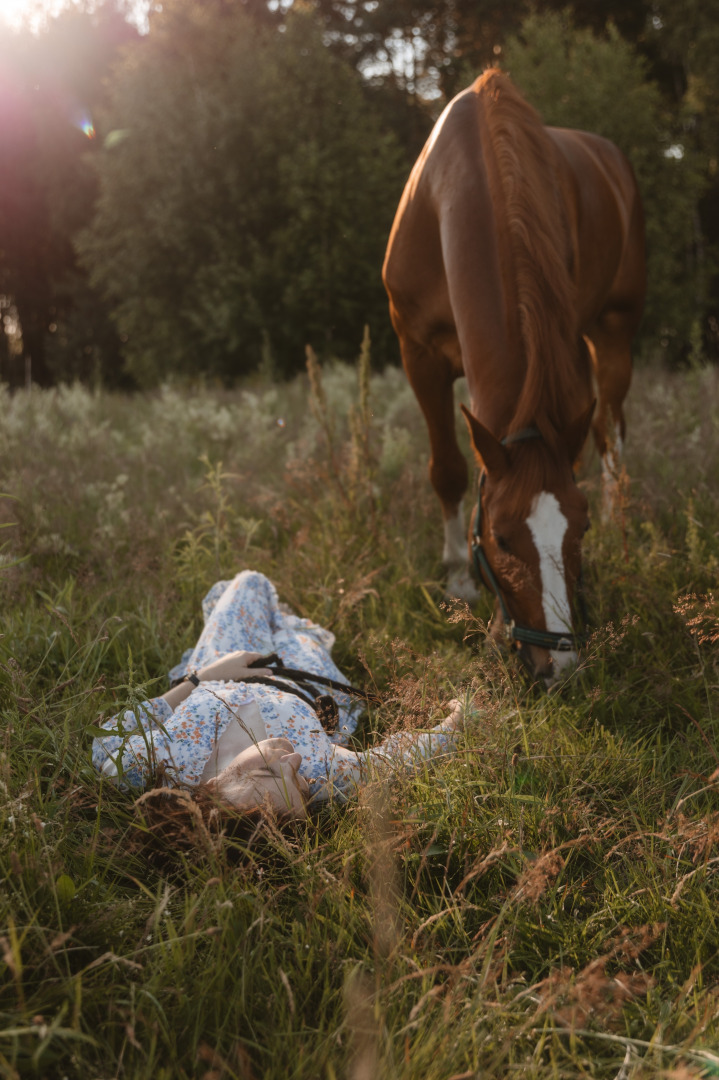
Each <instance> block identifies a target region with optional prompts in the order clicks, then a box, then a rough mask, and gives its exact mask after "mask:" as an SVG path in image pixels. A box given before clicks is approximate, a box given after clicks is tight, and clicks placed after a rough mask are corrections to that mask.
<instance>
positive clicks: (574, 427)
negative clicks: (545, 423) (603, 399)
mask: <svg viewBox="0 0 719 1080" xmlns="http://www.w3.org/2000/svg"><path fill="white" fill-rule="evenodd" d="M596 404H597V399H596V398H594V400H593V401H592V403H591V404H590V406H589V408H588V409H585V410H584V412H583V413H581V415H580V416H578V417H577V419H576V420H573V421H572V422H571V424H567V426H566V427H565V429H564V431H563V432H562V442H563V443H564V445H565V446H566V448H567V454H568V455H569V460H570V461H571V462H572V463H574V462H575V461H576V460H577V458H578V457H579V455H580V454H581V452H582V447H583V446H584V444H585V442H586V441H587V435H588V434H589V425H590V424H591V422H592V417H593V416H594V409H595V408H596Z"/></svg>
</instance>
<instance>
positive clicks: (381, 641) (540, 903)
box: [0, 355, 719, 1080]
mask: <svg viewBox="0 0 719 1080" xmlns="http://www.w3.org/2000/svg"><path fill="white" fill-rule="evenodd" d="M365 361H366V355H365ZM310 370H311V374H312V378H311V379H310V378H308V377H307V376H306V375H303V376H299V377H297V378H296V379H295V381H293V382H290V383H285V384H272V383H270V382H269V381H263V380H262V379H261V378H259V377H258V378H256V379H254V380H250V381H246V382H244V383H242V384H240V385H239V386H238V387H237V388H236V389H234V390H232V391H222V390H219V389H214V388H212V387H210V386H206V387H205V386H202V385H199V386H196V387H194V388H173V387H172V386H166V387H164V388H163V389H160V390H158V391H156V392H152V393H148V394H146V395H135V396H128V397H125V396H122V395H120V394H117V393H114V394H113V393H110V392H107V391H98V392H92V391H91V390H88V389H86V388H83V387H80V386H72V387H58V388H56V389H50V390H39V389H33V390H32V391H30V392H24V391H18V392H16V393H14V394H12V395H11V394H9V393H8V392H7V391H4V392H2V395H1V398H2V400H1V401H0V492H2V493H3V497H2V499H0V522H1V523H2V525H3V526H6V527H3V529H2V531H1V532H0V543H1V544H2V549H1V555H0V558H1V560H2V564H1V567H0V591H1V596H0V602H1V604H2V620H1V623H0V630H1V633H2V637H0V708H1V710H2V717H3V722H2V728H1V730H0V878H1V879H2V887H1V888H0V972H1V975H2V979H1V983H0V1076H1V1077H3V1078H5V1077H7V1078H11V1077H13V1078H14V1077H25V1076H30V1077H33V1076H35V1077H49V1078H62V1077H67V1078H68V1080H74V1078H78V1080H80V1078H82V1080H85V1078H91V1080H110V1078H125V1077H127V1078H138V1080H139V1078H148V1080H162V1078H167V1080H178V1078H190V1077H193V1078H194V1077H198V1078H204V1080H220V1078H223V1080H260V1078H266V1080H273V1078H286V1077H292V1078H295V1077H296V1078H303V1080H304V1078H306V1080H342V1078H348V1080H374V1078H387V1080H390V1078H391V1080H395V1078H396V1080H410V1078H412V1080H463V1078H464V1080H470V1078H474V1077H508V1076H514V1075H517V1076H521V1077H523V1078H550V1077H597V1078H607V1080H630V1078H640V1077H657V1076H672V1077H675V1078H677V1080H679V1078H682V1080H685V1078H689V1077H699V1076H719V651H718V648H719V600H718V599H716V598H715V596H714V595H713V592H714V593H715V594H717V595H719V593H717V590H718V589H719V372H718V371H717V370H716V369H713V368H703V367H699V366H695V367H693V368H691V369H690V370H687V371H684V372H682V373H674V374H671V375H670V374H667V373H665V372H661V371H659V370H656V369H651V368H641V369H639V370H638V371H637V372H636V374H635V380H634V384H633V387H632V390H631V393H630V397H629V401H628V439H627V447H626V456H625V464H626V470H627V472H626V477H623V478H622V483H621V493H622V497H621V500H620V505H619V506H618V508H617V511H616V514H615V516H614V519H613V520H612V521H611V522H608V523H606V524H602V523H601V521H600V515H599V481H598V474H599V469H598V463H597V459H596V455H595V454H594V453H593V452H592V451H588V452H587V455H586V462H585V465H584V469H583V473H582V483H583V484H584V485H586V490H587V492H588V494H589V498H590V503H591V505H592V507H593V510H594V513H593V527H592V529H591V530H590V532H589V534H588V536H587V541H586V546H585V552H586V558H585V577H586V591H587V601H588V608H589V615H590V621H591V628H592V638H591V641H590V644H589V645H588V647H587V649H586V651H585V653H584V655H583V656H582V658H581V662H580V666H579V669H578V670H577V671H576V672H575V673H574V674H573V675H572V676H571V677H570V678H569V679H568V680H567V681H566V683H565V684H564V685H563V686H561V687H560V689H559V690H558V691H557V692H556V693H552V694H551V695H548V694H546V693H543V692H540V691H539V690H538V689H537V688H536V687H533V686H531V685H529V684H528V682H527V681H526V678H525V676H524V674H523V673H522V670H521V669H520V667H519V665H518V664H517V663H516V660H515V659H514V658H513V657H512V656H511V655H510V654H508V653H506V652H504V651H501V650H498V649H497V648H496V646H494V645H493V644H492V643H491V642H488V640H487V621H488V620H489V618H490V617H491V610H492V604H491V602H490V599H489V598H488V597H487V596H483V598H482V601H481V602H480V604H479V605H478V607H477V609H476V610H474V611H471V612H470V611H469V610H468V609H463V608H462V607H458V606H451V605H450V606H447V605H446V604H445V603H444V601H443V592H442V565H441V562H440V550H441V529H440V514H439V507H438V505H436V503H435V499H434V496H433V494H432V492H431V489H430V486H429V482H428V480H427V468H426V466H427V455H428V448H427V440H426V434H425V431H424V426H423V422H422V419H421V417H420V415H419V411H418V408H417V406H416V403H415V401H414V399H413V396H412V394H411V391H410V390H409V387H408V386H407V384H406V382H405V380H404V377H403V375H402V373H401V372H400V371H397V370H395V369H387V370H385V371H384V372H383V373H381V374H375V375H373V376H372V377H371V378H369V376H368V374H367V364H366V363H365V362H361V363H359V364H358V365H357V366H356V367H352V366H339V365H338V366H336V367H331V366H330V367H325V368H324V369H323V370H322V371H320V369H319V368H317V367H316V366H315V365H312V364H311V365H310ZM463 434H464V433H463ZM464 445H465V447H466V445H467V443H466V439H465V440H464ZM468 502H469V499H468ZM244 567H250V568H253V569H258V570H261V571H263V572H264V573H266V574H268V575H269V576H270V577H271V578H272V579H273V580H274V581H275V583H276V585H277V588H278V591H279V593H280V596H281V598H282V599H283V600H285V601H287V602H288V603H289V604H291V605H292V607H293V608H294V609H295V610H296V611H297V612H299V613H300V614H302V615H305V616H308V617H311V618H313V619H315V620H317V621H319V622H321V623H322V624H323V625H325V626H327V627H329V628H330V629H331V630H332V631H333V632H334V634H335V635H336V637H337V645H336V648H335V657H336V659H337V662H338V663H339V665H340V667H341V668H342V669H343V670H344V671H345V672H346V674H347V676H348V677H349V678H350V679H351V680H352V681H353V682H355V683H361V684H363V685H366V686H368V687H371V688H374V689H377V690H378V691H379V692H380V693H381V695H382V703H381V705H378V706H376V707H374V706H373V707H372V708H371V710H370V712H369V714H368V715H367V717H366V720H365V721H364V722H363V723H362V725H361V729H360V738H361V741H362V742H363V744H365V745H366V744H368V743H370V742H371V741H372V740H373V739H375V738H376V737H377V736H378V735H380V734H381V733H383V732H386V731H388V730H392V729H396V728H399V727H421V726H424V725H427V724H428V723H429V722H434V721H436V720H437V719H439V718H440V717H441V716H443V715H444V709H445V706H446V704H447V702H448V700H449V699H450V698H452V697H460V698H461V699H462V700H464V701H465V702H466V705H467V723H466V732H465V734H464V736H463V738H462V740H461V743H460V746H459V750H458V752H457V753H456V754H455V755H453V756H447V757H446V758H444V759H442V760H439V761H436V762H435V763H432V764H431V765H428V766H426V767H425V768H423V770H422V771H420V772H418V773H415V774H409V775H406V776H399V777H397V778H396V779H395V780H393V781H392V782H391V783H385V784H380V783H376V784H372V785H370V786H369V787H368V788H367V789H366V790H364V791H363V792H362V794H361V796H360V797H359V798H357V799H354V800H352V801H350V802H348V803H346V804H345V805H333V806H328V807H325V808H324V809H322V810H320V811H319V812H317V813H315V814H313V816H312V817H311V818H310V819H309V820H308V821H307V822H303V823H302V824H300V825H294V826H289V827H285V828H283V829H282V830H278V829H277V828H276V827H274V826H273V825H272V824H268V825H267V827H266V828H265V829H264V830H263V831H262V833H261V835H258V836H256V837H255V838H254V840H252V841H249V842H248V840H247V838H240V837H227V836H222V835H217V834H216V833H210V832H208V831H206V830H204V829H201V828H199V827H193V825H192V822H191V821H190V822H188V824H187V827H186V828H184V829H180V828H178V830H177V831H176V834H173V835H172V836H168V838H166V839H165V840H164V841H163V840H157V839H155V840H153V838H152V837H151V836H150V835H149V833H148V830H147V827H146V825H145V824H144V823H143V820H142V818H141V817H139V816H138V815H137V814H136V812H135V810H134V801H135V797H134V796H133V794H132V793H130V792H122V791H118V790H116V789H115V788H113V787H112V786H111V785H110V784H107V783H103V784H101V783H100V781H99V780H98V778H97V776H96V775H95V774H94V772H93V769H92V767H91V765H90V756H89V752H90V741H91V736H90V735H89V733H88V732H89V729H91V728H92V727H93V725H95V724H96V723H97V721H98V718H99V717H104V716H109V715H112V714H114V713H115V712H117V711H118V710H119V709H121V708H123V707H125V706H128V705H131V704H132V703H133V702H135V701H137V699H138V698H141V697H145V696H148V695H153V694H158V693H162V692H164V690H165V689H166V688H167V680H166V673H167V671H168V669H169V668H170V667H171V666H172V665H173V664H174V663H175V662H176V661H177V660H178V658H179V656H180V654H181V653H182V651H183V650H184V649H185V648H187V647H188V646H190V645H191V644H193V642H194V640H195V637H196V635H197V633H198V630H199V628H200V601H201V598H202V596H203V595H204V593H205V592H206V591H207V589H208V588H209V587H210V586H211V585H212V583H213V582H214V581H216V580H218V579H219V578H222V577H228V576H230V575H232V574H234V573H235V572H237V571H238V570H240V569H242V568H244Z"/></svg>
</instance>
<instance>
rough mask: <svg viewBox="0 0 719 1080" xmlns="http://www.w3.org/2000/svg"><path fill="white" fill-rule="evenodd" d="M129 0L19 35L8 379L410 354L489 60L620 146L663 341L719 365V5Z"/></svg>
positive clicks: (4, 122)
mask: <svg viewBox="0 0 719 1080" xmlns="http://www.w3.org/2000/svg"><path fill="white" fill-rule="evenodd" d="M129 11H130V8H129V5H128V4H124V3H123V0H109V2H105V3H89V2H84V3H80V4H76V5H75V6H70V7H69V8H68V9H67V10H65V11H63V12H62V13H61V14H60V15H59V16H57V17H55V18H47V19H46V20H45V21H44V23H43V24H42V25H41V26H40V28H39V29H37V30H36V31H34V32H31V31H30V30H29V29H22V30H11V29H9V28H5V29H0V147H1V150H2V153H1V155H0V326H1V327H2V332H1V333H0V379H2V381H4V382H7V383H9V384H10V385H11V386H13V385H23V384H25V383H27V382H29V381H30V380H31V379H32V380H33V381H36V382H38V383H40V384H44V385H49V384H53V383H58V382H71V381H75V380H81V381H82V382H85V383H87V384H89V385H93V386H98V385H105V386H107V387H110V388H111V387H116V388H124V389H131V388H133V387H138V386H141V387H150V386H153V385H157V384H159V383H162V382H166V381H168V380H173V379H174V380H181V381H187V380H197V379H201V380H209V381H210V382H221V383H223V384H229V383H232V382H233V381H234V380H235V379H237V378H238V377H241V376H243V375H246V374H248V373H250V372H252V371H254V370H256V369H258V368H260V369H261V370H263V371H264V373H265V374H267V375H270V376H271V377H275V378H276V377H285V376H289V375H292V374H293V373H295V372H296V371H297V370H299V369H300V368H302V367H303V365H304V348H305V345H306V344H308V343H310V344H312V346H313V347H314V349H315V350H316V351H317V353H318V354H319V355H320V356H321V357H328V356H334V357H339V358H350V357H353V356H354V355H355V354H356V350H357V345H358V343H359V341H360V340H361V337H362V328H363V326H364V325H365V324H368V325H369V326H370V329H371V334H372V339H373V362H374V364H375V365H376V366H378V367H382V366H384V365H385V364H386V363H394V362H397V360H398V359H399V355H398V349H397V346H396V343H395V341H394V338H393V334H392V330H391V326H390V323H389V317H388V314H387V304H386V298H385V296H384V292H383V288H382V284H381V280H380V267H381V262H382V257H383V252H384V246H385V244H386V239H387V235H388V232H389V228H390V225H391V221H392V216H393V213H394V210H395V208H396V205H397V202H398V199H399V196H400V194H401V191H402V186H403V184H404V181H405V179H406V176H407V174H408V172H409V169H410V168H411V165H412V162H413V161H414V159H415V157H416V155H417V153H418V151H419V149H420V148H421V146H422V143H423V141H424V139H425V138H426V136H427V134H428V132H429V130H430V128H431V125H432V123H433V121H434V119H435V118H436V117H437V115H438V114H439V112H440V111H441V109H442V107H443V106H444V104H445V103H446V102H447V101H448V100H449V99H450V98H451V97H452V96H453V95H454V94H455V93H456V92H458V91H459V90H461V89H462V88H463V87H464V86H467V85H468V84H469V83H470V82H471V80H472V79H473V78H474V77H475V76H476V74H478V73H479V72H480V71H481V70H482V69H483V68H484V67H485V66H486V65H487V64H490V63H499V64H501V66H502V67H503V68H504V69H505V70H507V71H509V73H510V74H511V75H512V77H513V78H514V80H515V81H516V82H517V84H518V85H519V86H520V88H521V89H522V91H523V92H524V93H525V95H526V96H527V97H528V99H529V100H530V101H531V102H532V103H533V104H534V105H535V106H536V107H537V108H538V109H539V111H540V113H541V114H542V116H543V118H544V120H545V121H546V122H547V123H551V124H558V125H564V126H570V127H580V128H584V129H587V130H590V131H595V132H599V133H601V134H604V135H606V136H608V137H609V138H612V139H613V140H614V141H615V142H616V143H617V144H618V145H619V146H620V147H621V148H622V149H623V150H624V151H625V153H626V154H627V155H628V157H629V158H630V160H631V161H632V163H633V165H634V168H635V171H636V173H637V176H638V179H639V183H640V186H641V189H642V195H643V199H644V204H645V210H646V215H647V235H648V247H649V296H648V302H647V309H646V314H645V318H644V322H643V325H642V329H641V332H640V340H639V342H638V349H637V353H638V354H639V355H641V356H644V357H646V358H649V359H654V360H657V359H659V360H661V361H662V362H664V363H665V364H667V365H669V366H672V367H676V366H679V365H682V364H686V363H687V362H692V361H693V360H697V358H698V357H700V356H702V357H709V358H711V359H714V360H715V359H716V358H717V356H719V299H718V298H717V289H716V284H717V278H718V277H719V264H718V259H717V256H718V254H719V170H718V168H717V163H718V161H719V107H718V106H719V18H718V17H717V16H718V15H719V3H717V0H705V2H703V3H701V4H700V3H699V2H698V0H681V2H679V0H656V2H652V0H623V2H622V3H621V4H619V3H616V0H601V2H598V0H591V2H590V0H578V2H577V3H575V4H573V5H571V6H569V7H565V6H564V0H561V2H553V0H541V2H538V3H535V4H533V5H531V6H530V5H529V4H528V3H526V2H524V0H440V2H437V0H431V2H430V0H411V2H410V0H391V2H389V0H383V2H377V0H312V2H296V3H294V4H287V3H282V2H280V3H278V2H277V0H269V2H267V0H244V2H241V0H202V3H198V2H193V0H165V2H164V3H163V4H162V5H159V4H158V5H154V6H153V7H152V9H151V10H150V11H149V20H148V25H149V30H148V32H146V33H140V32H139V31H138V30H137V28H136V26H134V25H133V24H132V23H131V22H130V21H129V19H128V16H129Z"/></svg>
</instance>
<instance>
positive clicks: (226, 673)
mask: <svg viewBox="0 0 719 1080" xmlns="http://www.w3.org/2000/svg"><path fill="white" fill-rule="evenodd" d="M261 656H262V653H258V652H240V651H238V652H232V653H228V654H227V656H220V657H219V658H218V659H217V660H213V661H212V663H211V664H206V665H205V667H203V668H200V670H199V671H198V672H197V677H198V679H199V680H200V681H201V682H210V681H217V682H242V681H243V680H244V679H249V678H251V676H252V675H271V674H272V670H271V668H266V667H265V668H251V667H250V664H253V663H254V662H255V660H259V659H260V657H261Z"/></svg>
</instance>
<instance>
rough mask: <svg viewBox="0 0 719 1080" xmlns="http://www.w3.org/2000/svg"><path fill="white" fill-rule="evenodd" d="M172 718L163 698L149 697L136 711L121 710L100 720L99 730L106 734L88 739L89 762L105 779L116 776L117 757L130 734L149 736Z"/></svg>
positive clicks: (170, 710)
mask: <svg viewBox="0 0 719 1080" xmlns="http://www.w3.org/2000/svg"><path fill="white" fill-rule="evenodd" d="M171 716H172V709H171V708H170V706H169V705H168V703H167V702H166V701H165V699H164V698H161V697H159V698H149V699H148V700H147V701H143V702H141V703H140V704H139V705H138V706H137V708H136V709H125V711H124V712H122V713H118V714H117V716H113V717H111V718H110V719H109V720H104V721H103V722H102V723H101V724H100V727H101V728H105V730H106V731H107V735H98V736H96V737H95V738H94V739H93V740H92V763H93V765H94V766H95V768H96V769H97V770H98V772H101V773H103V775H105V776H117V771H118V770H117V755H118V751H119V752H120V753H122V748H123V747H124V746H126V745H127V740H128V739H129V738H130V737H131V736H133V735H149V733H150V732H151V731H157V730H158V729H160V728H162V726H163V725H164V724H165V723H166V722H167V721H168V720H169V718H170V717H171Z"/></svg>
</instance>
